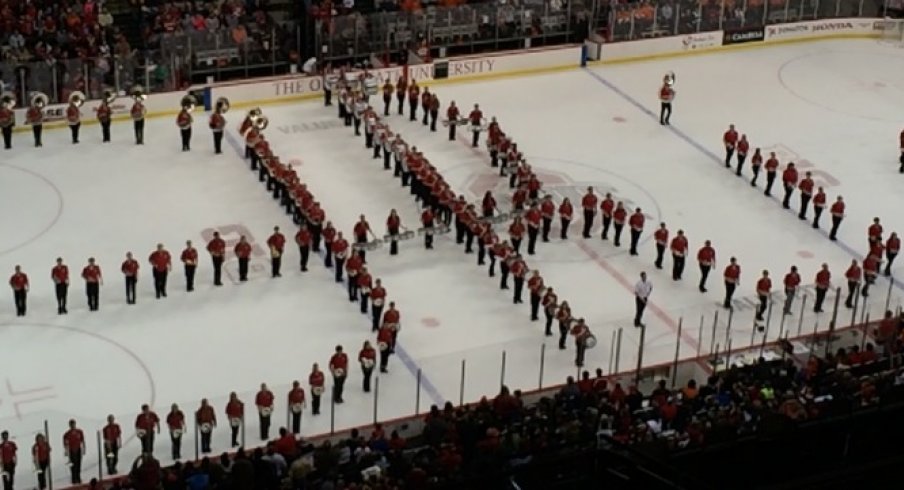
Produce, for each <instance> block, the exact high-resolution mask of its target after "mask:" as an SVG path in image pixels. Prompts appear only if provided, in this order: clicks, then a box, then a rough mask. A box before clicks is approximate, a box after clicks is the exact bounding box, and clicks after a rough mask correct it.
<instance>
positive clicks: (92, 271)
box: [82, 257, 104, 311]
mask: <svg viewBox="0 0 904 490" xmlns="http://www.w3.org/2000/svg"><path fill="white" fill-rule="evenodd" d="M82 279H84V280H85V293H86V295H87V296H88V310H90V311H97V310H99V309H100V287H101V286H102V285H103V284H104V276H103V274H101V270H100V267H99V266H98V265H97V264H96V263H95V261H94V257H91V258H89V259H88V265H86V266H85V268H84V269H82Z"/></svg>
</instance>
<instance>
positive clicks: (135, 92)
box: [131, 85, 148, 102]
mask: <svg viewBox="0 0 904 490" xmlns="http://www.w3.org/2000/svg"><path fill="white" fill-rule="evenodd" d="M131 95H132V98H133V99H135V101H136V102H143V101H145V100H147V98H148V94H146V93H144V87H142V86H141V85H135V86H134V87H132V94H131Z"/></svg>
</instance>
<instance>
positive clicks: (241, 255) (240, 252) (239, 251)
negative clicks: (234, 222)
mask: <svg viewBox="0 0 904 490" xmlns="http://www.w3.org/2000/svg"><path fill="white" fill-rule="evenodd" d="M233 252H235V256H236V257H237V258H238V259H239V281H241V282H245V281H247V280H248V262H249V261H250V260H251V244H250V243H248V239H247V238H245V235H242V236H241V237H239V242H238V243H236V244H235V248H234V249H233Z"/></svg>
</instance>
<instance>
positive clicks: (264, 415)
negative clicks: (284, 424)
mask: <svg viewBox="0 0 904 490" xmlns="http://www.w3.org/2000/svg"><path fill="white" fill-rule="evenodd" d="M274 398H275V397H274V396H273V392H272V391H270V389H269V388H267V384H266V383H261V389H260V390H259V391H258V392H257V395H255V396H254V405H255V406H256V407H257V419H258V422H259V423H260V436H261V440H262V441H266V440H268V439H270V417H271V415H272V414H273V400H274Z"/></svg>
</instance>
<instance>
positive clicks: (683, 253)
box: [669, 230, 687, 281]
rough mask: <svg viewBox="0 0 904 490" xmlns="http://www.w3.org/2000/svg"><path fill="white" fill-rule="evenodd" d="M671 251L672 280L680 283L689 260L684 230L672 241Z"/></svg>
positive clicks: (679, 231)
mask: <svg viewBox="0 0 904 490" xmlns="http://www.w3.org/2000/svg"><path fill="white" fill-rule="evenodd" d="M669 249H670V250H671V251H672V280H673V281H680V280H681V276H682V274H684V263H685V260H686V259H687V237H685V236H684V230H678V235H677V236H676V237H675V238H673V239H672V243H671V245H669Z"/></svg>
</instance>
